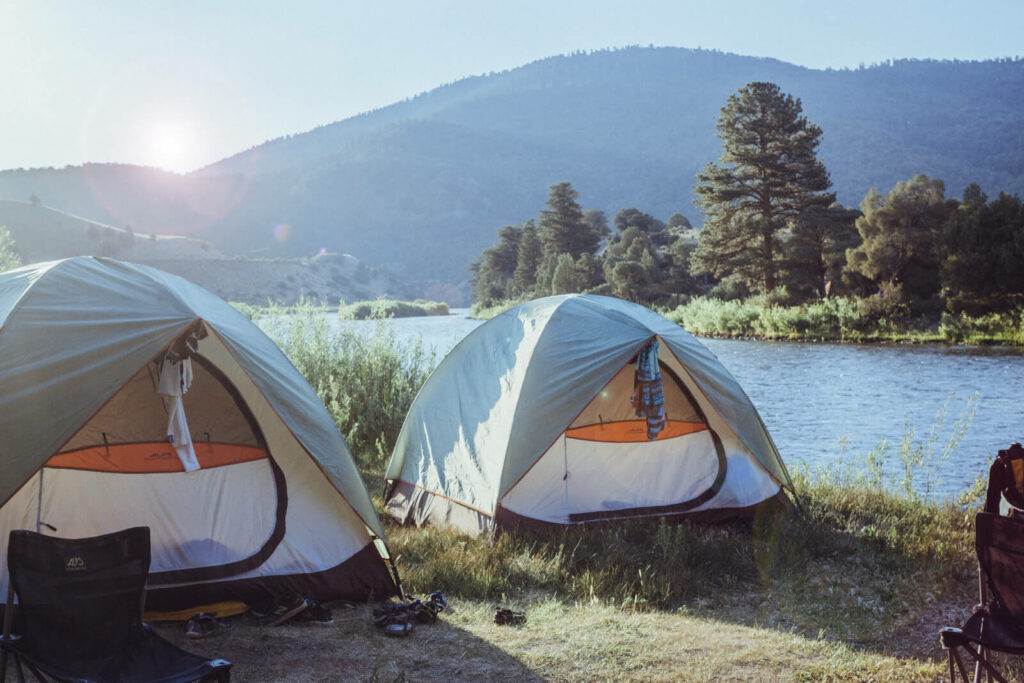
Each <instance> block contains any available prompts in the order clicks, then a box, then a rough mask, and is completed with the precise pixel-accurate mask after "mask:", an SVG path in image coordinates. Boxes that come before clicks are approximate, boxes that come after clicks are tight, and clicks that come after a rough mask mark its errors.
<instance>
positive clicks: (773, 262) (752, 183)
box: [693, 82, 835, 292]
mask: <svg viewBox="0 0 1024 683" xmlns="http://www.w3.org/2000/svg"><path fill="white" fill-rule="evenodd" d="M802 113H803V107H802V106H801V104H800V100H798V99H793V97H792V96H791V95H786V94H784V93H783V92H782V91H781V90H780V89H779V86H777V85H775V84H774V83H764V82H755V83H748V84H747V85H746V86H744V87H743V88H742V89H741V90H740V91H739V92H738V93H736V94H734V95H730V96H729V99H728V101H727V102H726V105H725V107H723V108H722V114H721V116H719V118H718V137H719V138H720V139H721V140H722V154H721V156H720V157H719V161H720V162H721V164H722V165H717V164H715V163H710V164H708V165H707V167H706V168H705V169H704V170H703V171H702V172H701V173H698V174H697V181H698V184H697V185H696V186H695V187H694V191H695V192H696V194H697V199H696V203H697V204H698V206H700V208H701V210H702V211H703V213H704V229H703V230H702V231H701V238H700V241H699V243H698V245H697V249H696V251H695V252H694V255H693V266H694V268H695V270H696V271H697V272H703V273H709V274H711V275H714V276H715V277H725V276H727V275H731V274H737V275H738V276H739V277H741V278H742V279H743V280H744V281H746V283H747V284H748V285H749V286H750V287H751V288H752V289H761V290H763V291H766V292H768V291H771V290H773V289H775V287H776V284H777V276H778V272H779V269H780V268H781V265H782V261H783V254H782V251H783V250H782V249H781V246H780V244H779V239H780V233H781V232H782V231H783V230H784V229H785V228H786V226H787V223H788V221H789V220H791V219H792V218H794V217H796V216H797V215H799V214H800V213H801V212H802V211H804V210H805V209H807V208H808V207H811V206H828V205H830V204H831V203H832V202H833V201H835V194H830V193H827V192H826V191H827V190H828V188H829V187H830V186H831V184H832V183H831V181H830V180H829V177H828V173H827V171H826V170H825V166H824V164H822V163H821V161H819V160H818V159H817V157H816V156H815V152H816V150H817V148H818V143H819V138H820V137H821V129H820V128H819V127H818V126H816V125H814V124H812V123H809V122H808V121H807V119H806V117H804V116H803V115H802Z"/></svg>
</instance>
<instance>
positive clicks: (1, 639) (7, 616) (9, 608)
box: [0, 576, 14, 683]
mask: <svg viewBox="0 0 1024 683" xmlns="http://www.w3.org/2000/svg"><path fill="white" fill-rule="evenodd" d="M13 614H14V582H13V581H11V577H10V576H8V577H7V602H5V603H4V628H3V634H2V635H0V683H4V682H5V681H6V680H7V643H8V642H10V641H9V640H8V639H9V638H10V637H11V620H12V618H13Z"/></svg>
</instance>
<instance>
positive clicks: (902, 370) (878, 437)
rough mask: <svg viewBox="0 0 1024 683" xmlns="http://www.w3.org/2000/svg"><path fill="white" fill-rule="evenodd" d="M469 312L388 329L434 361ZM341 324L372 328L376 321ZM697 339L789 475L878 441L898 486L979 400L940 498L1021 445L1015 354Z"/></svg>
mask: <svg viewBox="0 0 1024 683" xmlns="http://www.w3.org/2000/svg"><path fill="white" fill-rule="evenodd" d="M466 313H467V311H465V310H456V311H454V312H453V315H450V316H444V317H441V316H433V317H426V318H400V319H396V320H393V321H391V322H390V325H391V326H392V329H393V330H394V332H395V334H396V335H398V336H399V337H400V338H408V339H409V340H413V339H415V338H416V337H417V336H420V337H421V338H422V339H423V342H424V344H425V345H426V346H427V347H428V348H433V349H435V350H436V352H437V354H438V360H440V358H441V357H443V355H444V354H445V353H446V352H447V351H448V350H450V349H451V348H452V347H453V346H454V345H455V344H456V343H458V341H460V340H461V339H462V338H463V337H465V336H466V335H467V334H469V333H470V332H471V331H472V330H474V329H476V328H477V327H478V326H479V325H480V324H481V323H480V321H478V320H471V319H469V318H467V317H466ZM340 324H344V325H352V326H354V327H355V328H356V329H366V330H371V329H372V326H373V325H374V324H375V323H372V322H366V321H360V322H346V323H340ZM701 341H702V342H703V343H704V344H705V345H706V346H707V347H708V348H709V349H711V351H712V352H713V353H714V354H715V355H716V356H718V358H719V360H721V361H722V363H723V364H724V365H725V367H726V368H728V369H729V371H730V372H731V373H732V374H733V375H734V376H735V377H736V379H737V380H738V381H739V383H740V384H741V385H742V386H743V388H744V389H745V390H746V392H747V394H748V395H749V396H750V399H751V400H752V401H753V403H754V405H755V406H756V407H757V410H758V412H759V413H760V414H761V418H762V419H763V420H764V422H765V424H766V425H767V427H768V431H769V432H770V433H771V435H772V438H773V439H774V440H775V444H776V445H777V446H778V448H779V451H780V452H781V453H782V457H783V460H785V462H786V464H787V465H788V466H789V468H790V469H791V470H792V469H793V468H794V467H796V466H797V465H798V464H801V463H803V464H806V465H807V466H809V467H812V468H813V467H815V466H818V465H826V464H829V463H835V462H836V461H837V460H839V459H840V458H842V461H843V462H848V463H853V462H854V461H855V460H856V458H857V456H858V455H863V454H866V453H868V452H869V451H871V450H872V449H873V448H874V447H876V446H877V445H878V444H879V442H881V441H882V440H883V439H884V440H885V441H886V442H887V443H888V444H889V445H890V448H891V450H892V453H891V455H890V456H889V460H888V463H887V466H886V471H887V472H888V473H889V474H890V476H891V477H894V478H896V479H897V480H898V479H899V478H901V477H902V469H901V468H902V464H901V462H900V456H899V449H900V442H901V441H902V440H903V438H904V435H905V433H906V431H905V430H906V429H907V428H910V429H913V430H914V438H915V441H917V442H922V441H927V439H928V433H929V432H930V431H931V430H932V428H933V426H934V425H936V416H937V414H939V413H940V412H941V411H942V409H943V406H944V405H946V406H947V408H946V426H945V429H944V430H943V431H942V432H941V433H940V438H939V445H938V447H937V448H936V453H938V452H939V451H941V446H942V445H944V444H945V443H946V442H947V441H948V437H949V434H950V432H951V431H952V426H953V423H954V422H955V421H956V420H957V418H958V417H959V416H960V415H961V414H962V413H964V412H965V411H966V410H967V409H968V402H969V399H971V397H973V396H975V395H977V399H976V401H975V407H976V410H977V412H976V414H975V417H974V419H973V421H972V422H971V424H970V427H969V429H968V431H967V434H966V436H965V438H964V440H963V442H962V443H961V444H960V447H959V449H958V450H957V451H956V452H955V453H954V454H953V455H952V457H951V458H950V459H949V460H948V461H946V462H945V463H944V464H943V465H942V466H941V467H939V468H937V469H936V470H935V477H936V485H935V494H936V495H937V496H950V495H953V494H955V493H956V492H958V491H960V490H962V489H963V488H964V487H965V486H967V485H968V484H970V483H971V482H972V481H973V480H974V478H975V477H976V476H977V475H978V474H980V473H982V472H983V471H985V470H987V467H988V463H989V462H990V460H991V458H992V457H993V456H994V455H995V453H996V451H997V450H999V449H1000V448H1005V447H1006V446H1007V445H1009V444H1010V442H1012V441H1021V442H1024V351H1022V350H1021V349H1005V348H1003V349H999V348H978V347H962V346H961V347H958V346H954V347H947V346H937V345H902V344H886V345H870V346H869V345H863V346H862V345H850V344H794V343H785V342H756V341H734V340H720V339H702V340H701ZM947 402H948V403H947Z"/></svg>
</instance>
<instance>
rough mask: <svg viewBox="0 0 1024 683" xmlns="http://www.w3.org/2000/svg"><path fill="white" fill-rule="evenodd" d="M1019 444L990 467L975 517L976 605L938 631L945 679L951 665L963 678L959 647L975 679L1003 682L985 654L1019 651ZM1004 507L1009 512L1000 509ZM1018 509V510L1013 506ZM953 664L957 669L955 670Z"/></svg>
mask: <svg viewBox="0 0 1024 683" xmlns="http://www.w3.org/2000/svg"><path fill="white" fill-rule="evenodd" d="M1022 492H1024V448H1021V445H1020V444H1016V443H1015V444H1013V445H1012V446H1010V448H1008V449H1006V450H1004V451H999V455H998V457H996V460H995V462H994V463H993V464H992V469H991V470H990V471H989V481H988V492H987V495H986V497H985V509H984V511H983V512H979V513H978V515H977V517H976V518H975V538H974V547H975V550H976V551H977V553H978V567H979V579H978V583H979V592H980V597H981V604H979V605H978V606H977V607H976V608H975V610H974V614H972V615H971V617H970V618H969V619H968V620H967V622H966V623H965V624H964V625H963V626H962V627H960V628H952V627H947V628H944V629H942V630H941V631H940V632H939V638H940V639H941V641H942V647H943V648H945V649H947V650H948V651H949V678H950V681H951V683H954V682H955V680H956V670H957V669H958V670H959V672H960V676H961V678H962V680H963V681H965V682H966V681H967V680H968V678H967V671H966V670H965V668H964V662H963V660H962V659H961V657H960V648H963V649H964V650H966V651H967V652H969V653H970V654H971V656H972V657H973V658H974V660H975V668H974V681H975V683H978V682H980V681H981V674H982V671H985V673H986V678H987V679H988V680H993V679H995V680H997V681H1001V683H1006V679H1005V678H1004V677H1003V676H1002V675H1001V674H1000V672H999V670H998V669H996V667H995V665H994V664H993V662H992V661H991V659H990V657H989V653H991V652H1002V653H1005V654H1009V655H1024V493H1022ZM1004 506H1005V507H1006V508H1007V509H1008V512H1009V514H1007V515H1003V514H1000V508H1001V507H1004ZM1018 508H1019V509H1020V510H1018ZM954 665H955V666H956V669H954Z"/></svg>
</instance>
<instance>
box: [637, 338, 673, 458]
mask: <svg viewBox="0 0 1024 683" xmlns="http://www.w3.org/2000/svg"><path fill="white" fill-rule="evenodd" d="M630 402H631V403H632V404H633V409H634V410H635V411H636V415H637V417H645V418H647V438H648V439H651V440H652V441H653V440H654V439H657V438H658V434H660V433H661V430H663V429H664V428H665V397H664V394H663V393H662V386H661V369H660V368H659V367H658V340H657V338H655V339H652V340H650V341H649V342H647V343H646V344H644V346H643V348H642V349H640V353H638V354H637V357H636V375H635V376H634V379H633V396H632V397H631V398H630Z"/></svg>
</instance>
